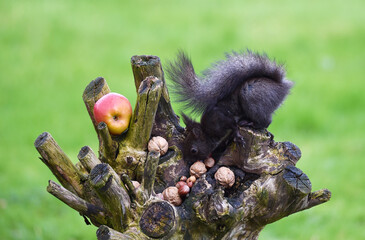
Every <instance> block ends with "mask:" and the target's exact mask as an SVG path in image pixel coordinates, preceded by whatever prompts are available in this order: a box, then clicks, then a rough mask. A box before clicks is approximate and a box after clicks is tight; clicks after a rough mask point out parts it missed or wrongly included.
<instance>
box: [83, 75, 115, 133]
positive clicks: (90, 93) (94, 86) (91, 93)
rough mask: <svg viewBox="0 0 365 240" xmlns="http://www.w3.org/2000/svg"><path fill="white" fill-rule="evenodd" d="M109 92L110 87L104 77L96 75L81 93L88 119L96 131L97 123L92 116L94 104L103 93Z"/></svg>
mask: <svg viewBox="0 0 365 240" xmlns="http://www.w3.org/2000/svg"><path fill="white" fill-rule="evenodd" d="M108 93H110V89H109V86H108V84H107V83H106V81H105V79H104V78H102V77H98V78H96V79H95V80H93V81H91V82H90V83H89V85H87V87H86V88H85V90H84V93H83V94H82V99H83V100H84V103H85V106H86V109H87V112H88V113H89V116H90V119H91V121H92V123H93V125H94V128H95V131H96V132H98V131H97V126H98V123H97V122H96V120H95V117H94V105H95V103H96V102H97V101H98V100H99V99H100V98H101V97H102V96H104V95H106V94H108Z"/></svg>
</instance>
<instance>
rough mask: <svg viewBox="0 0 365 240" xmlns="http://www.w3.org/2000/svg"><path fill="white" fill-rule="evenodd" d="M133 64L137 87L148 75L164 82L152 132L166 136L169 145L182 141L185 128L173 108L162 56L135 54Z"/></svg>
mask: <svg viewBox="0 0 365 240" xmlns="http://www.w3.org/2000/svg"><path fill="white" fill-rule="evenodd" d="M131 65H132V70H133V75H134V83H135V85H136V89H138V87H139V86H140V82H141V81H142V80H143V79H145V78H146V77H148V76H155V77H157V78H158V79H160V80H161V81H162V82H163V90H162V97H161V99H160V103H159V107H158V110H157V113H156V116H157V117H156V123H155V125H154V128H153V132H152V134H153V135H154V136H162V137H164V138H165V139H167V141H168V142H169V145H176V144H178V143H180V142H181V138H182V133H183V132H184V128H182V127H181V126H180V124H179V122H180V120H179V117H178V116H177V115H176V114H175V113H174V111H173V109H172V106H171V102H170V97H169V93H168V90H167V86H166V82H165V77H164V72H163V70H162V66H161V61H160V58H159V57H157V56H151V55H140V56H133V57H132V58H131Z"/></svg>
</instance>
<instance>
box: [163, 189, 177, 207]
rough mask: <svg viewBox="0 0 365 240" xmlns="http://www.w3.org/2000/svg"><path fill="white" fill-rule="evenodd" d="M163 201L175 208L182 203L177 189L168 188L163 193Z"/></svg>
mask: <svg viewBox="0 0 365 240" xmlns="http://www.w3.org/2000/svg"><path fill="white" fill-rule="evenodd" d="M162 195H163V199H164V200H166V201H168V202H170V203H171V204H173V205H175V206H179V205H180V204H181V203H182V199H181V197H180V195H179V189H177V187H168V188H166V189H165V190H164V191H163V192H162Z"/></svg>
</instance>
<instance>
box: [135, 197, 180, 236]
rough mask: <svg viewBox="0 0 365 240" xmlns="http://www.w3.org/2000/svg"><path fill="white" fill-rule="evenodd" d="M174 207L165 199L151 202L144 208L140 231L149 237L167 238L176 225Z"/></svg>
mask: <svg viewBox="0 0 365 240" xmlns="http://www.w3.org/2000/svg"><path fill="white" fill-rule="evenodd" d="M175 221H176V216H175V211H174V208H173V207H172V206H171V204H169V203H167V202H165V201H157V202H152V203H151V204H150V205H149V206H148V207H147V209H145V210H144V212H143V214H142V216H141V220H140V221H139V226H140V228H141V231H142V232H143V233H144V234H146V235H147V236H148V237H151V238H162V237H164V238H165V239H169V238H168V236H169V235H171V234H172V233H173V232H174V227H175V225H176V222H175Z"/></svg>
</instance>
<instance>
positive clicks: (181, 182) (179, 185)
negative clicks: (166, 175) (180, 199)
mask: <svg viewBox="0 0 365 240" xmlns="http://www.w3.org/2000/svg"><path fill="white" fill-rule="evenodd" d="M184 185H188V184H187V183H186V182H184V181H179V182H177V183H176V185H175V187H177V188H181V187H182V186H184Z"/></svg>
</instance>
